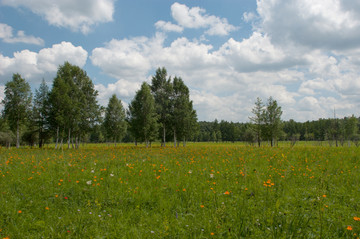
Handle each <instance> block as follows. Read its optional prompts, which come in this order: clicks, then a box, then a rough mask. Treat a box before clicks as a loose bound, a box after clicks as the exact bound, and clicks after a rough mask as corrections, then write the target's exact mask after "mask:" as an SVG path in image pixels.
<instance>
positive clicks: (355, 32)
mask: <svg viewBox="0 0 360 239" xmlns="http://www.w3.org/2000/svg"><path fill="white" fill-rule="evenodd" d="M356 2H357V1H349V0H347V1H342V0H319V1H316V2H314V1H312V0H290V1H289V0H273V1H266V0H258V1H257V12H258V14H259V16H260V18H261V21H260V24H261V26H260V27H261V28H262V29H263V30H264V31H265V32H267V33H268V34H269V35H270V36H271V37H272V38H273V40H274V41H275V42H277V43H279V44H285V43H286V42H292V43H295V44H299V45H302V46H306V47H309V48H321V49H331V50H335V49H347V48H353V47H359V46H360V8H359V7H358V5H359V4H358V3H356Z"/></svg>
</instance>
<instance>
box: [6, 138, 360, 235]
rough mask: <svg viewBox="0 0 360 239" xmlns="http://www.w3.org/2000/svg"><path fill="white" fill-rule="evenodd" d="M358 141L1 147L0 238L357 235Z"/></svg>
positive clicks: (359, 218) (359, 204) (359, 208)
mask: <svg viewBox="0 0 360 239" xmlns="http://www.w3.org/2000/svg"><path fill="white" fill-rule="evenodd" d="M359 160H360V149H359V148H356V147H338V148H336V147H328V146H316V147H315V146H313V145H312V144H299V145H296V146H295V147H292V148H291V147H289V145H288V144H280V146H279V147H277V148H270V147H262V148H256V147H250V146H246V145H244V144H232V143H227V144H216V143H213V144H203V143H201V144H199V143H197V144H188V146H187V147H185V148H183V147H179V148H173V147H167V148H160V147H159V146H158V145H155V146H154V145H153V147H152V148H148V149H146V148H144V147H142V146H140V147H134V146H132V145H120V146H118V147H113V146H111V145H110V146H106V145H88V146H86V147H83V148H80V149H79V150H63V151H61V150H54V149H51V148H48V149H43V150H40V149H24V148H23V149H10V150H7V149H0V205H1V210H0V238H7V237H9V238H42V237H43V238H357V236H358V234H359V233H360V200H359V198H360V189H359V186H358V185H359V182H360V168H359V167H360V165H359Z"/></svg>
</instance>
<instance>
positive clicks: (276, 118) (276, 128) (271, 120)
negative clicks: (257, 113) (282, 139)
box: [264, 97, 282, 147]
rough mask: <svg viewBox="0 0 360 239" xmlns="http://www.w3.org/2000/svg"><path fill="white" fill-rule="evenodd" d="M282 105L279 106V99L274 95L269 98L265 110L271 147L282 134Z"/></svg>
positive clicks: (267, 133) (265, 120) (266, 129)
mask: <svg viewBox="0 0 360 239" xmlns="http://www.w3.org/2000/svg"><path fill="white" fill-rule="evenodd" d="M281 115H282V110H281V107H280V106H278V104H277V101H276V100H274V99H273V98H272V97H270V98H269V99H268V102H267V104H266V110H265V117H264V122H265V132H264V133H265V135H266V137H267V138H268V139H269V140H270V142H271V147H273V146H274V144H275V141H276V140H277V138H278V137H279V136H280V134H281Z"/></svg>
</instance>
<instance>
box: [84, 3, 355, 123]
mask: <svg viewBox="0 0 360 239" xmlns="http://www.w3.org/2000/svg"><path fill="white" fill-rule="evenodd" d="M320 3H321V4H320ZM257 4H258V8H257V13H256V14H255V13H245V14H243V19H244V21H246V22H253V26H254V28H253V33H252V34H251V35H250V36H249V37H248V38H245V39H237V38H236V37H234V36H232V37H230V38H229V39H228V40H227V41H225V42H224V43H223V44H222V45H221V46H220V47H218V48H217V49H215V48H214V46H213V45H212V44H211V43H209V42H203V41H199V40H196V39H192V40H189V39H188V38H186V37H179V38H177V39H174V40H172V41H171V42H170V43H169V44H168V45H165V42H167V41H166V35H165V34H159V33H157V34H155V36H154V37H150V38H149V37H135V38H129V39H113V40H111V41H110V42H108V43H106V44H105V45H104V46H103V47H99V48H96V49H94V50H93V52H92V55H91V57H90V59H91V61H92V63H93V64H94V65H96V66H98V67H100V68H101V70H102V71H103V73H105V74H107V75H109V76H112V77H114V78H116V79H117V80H118V81H117V82H116V83H114V84H109V85H107V86H104V85H97V86H96V87H98V88H97V89H98V90H99V92H100V96H101V98H102V99H103V101H104V102H105V99H107V98H108V97H109V96H110V95H111V94H112V93H116V94H118V95H120V96H121V97H122V98H123V99H125V100H127V101H128V102H129V101H130V99H131V98H132V97H133V95H134V94H135V91H136V90H137V87H139V85H140V83H141V81H144V80H146V79H148V80H149V75H151V74H152V73H153V71H154V69H156V68H157V67H161V66H165V67H166V69H167V70H168V73H169V74H170V75H172V76H174V75H177V76H181V77H182V78H183V80H184V81H185V83H186V84H187V85H188V86H189V87H190V89H191V98H192V100H193V101H194V107H195V108H196V109H197V111H198V115H199V119H200V120H214V119H215V118H217V119H226V120H232V121H242V122H246V121H248V116H249V115H251V109H252V107H253V106H254V102H255V100H256V97H261V98H263V99H264V100H266V99H267V98H268V97H270V96H273V97H274V98H275V99H276V100H277V101H278V102H279V104H280V105H281V106H282V109H283V111H284V114H283V117H284V119H290V118H293V119H295V120H300V121H306V120H313V119H318V118H320V117H322V118H326V117H331V116H332V114H333V109H334V108H336V109H337V110H339V116H340V115H343V116H345V115H346V114H351V113H354V112H355V111H356V110H357V111H358V110H360V108H359V105H360V101H359V99H358V97H357V96H358V93H357V92H359V90H360V83H359V82H360V81H359V79H360V77H359V76H360V73H359V70H358V69H359V66H360V61H359V60H358V59H359V57H360V45H358V44H359V42H360V41H357V40H359V39H358V37H359V36H360V35H359V36H358V34H359V32H360V31H356V29H357V28H358V24H359V23H358V22H359V19H358V18H359V16H360V14H357V13H360V12H359V10H360V4H356V3H354V1H350V0H346V1H339V0H321V1H320V2H319V3H318V2H316V3H314V2H313V1H310V0H302V1H300V0H291V1H285V0H272V1H265V0H258V1H257ZM332 5H333V6H334V8H331V6H332ZM171 13H172V16H173V19H174V20H175V21H176V24H173V23H171V22H165V21H158V22H157V23H155V26H156V28H157V29H158V30H161V31H163V32H171V31H173V32H182V31H184V29H186V28H193V29H205V31H206V33H207V34H209V35H210V34H214V35H228V34H229V33H230V32H231V31H234V30H236V27H234V26H232V25H230V24H229V23H228V22H227V20H226V19H223V18H219V17H216V16H212V15H209V14H207V13H206V10H205V9H202V8H199V7H193V8H189V7H187V6H186V5H183V4H179V3H174V4H173V5H172V6H171ZM337 16H339V17H337ZM216 26H221V27H219V28H217V27H216ZM228 26H230V28H228ZM220 28H221V29H222V30H220ZM352 30H354V31H353V32H352ZM342 40H344V41H343V42H342ZM129 89H131V90H129Z"/></svg>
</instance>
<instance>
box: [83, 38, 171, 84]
mask: <svg viewBox="0 0 360 239" xmlns="http://www.w3.org/2000/svg"><path fill="white" fill-rule="evenodd" d="M163 40H164V39H163V36H162V35H161V34H158V35H156V36H155V37H154V38H151V39H149V38H147V37H137V38H133V39H123V40H115V39H113V40H111V41H110V42H109V43H107V44H106V45H105V47H99V48H95V49H94V50H93V51H92V55H91V56H90V59H91V61H92V63H93V65H95V66H98V67H100V68H101V69H102V70H103V72H105V73H106V74H108V75H110V76H112V77H114V78H116V79H127V80H129V79H133V80H137V81H142V80H144V78H145V77H146V74H147V73H148V71H149V70H150V69H151V67H152V65H151V59H150V58H149V57H150V56H151V53H150V52H152V51H154V50H156V49H158V48H161V45H162V42H163Z"/></svg>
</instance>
